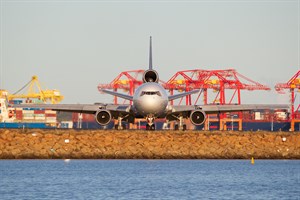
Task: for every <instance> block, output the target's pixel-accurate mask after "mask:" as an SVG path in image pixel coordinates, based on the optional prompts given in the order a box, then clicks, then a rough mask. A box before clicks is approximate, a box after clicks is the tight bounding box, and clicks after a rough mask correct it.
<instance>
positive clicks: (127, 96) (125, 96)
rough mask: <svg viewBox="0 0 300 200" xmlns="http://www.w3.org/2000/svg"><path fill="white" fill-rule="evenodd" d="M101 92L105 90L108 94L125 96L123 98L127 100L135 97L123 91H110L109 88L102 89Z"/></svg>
mask: <svg viewBox="0 0 300 200" xmlns="http://www.w3.org/2000/svg"><path fill="white" fill-rule="evenodd" d="M101 92H104V93H107V94H111V95H113V96H117V97H120V98H123V99H126V100H130V101H131V100H132V99H133V96H130V95H126V94H122V93H118V92H113V91H109V90H104V89H103V90H101Z"/></svg>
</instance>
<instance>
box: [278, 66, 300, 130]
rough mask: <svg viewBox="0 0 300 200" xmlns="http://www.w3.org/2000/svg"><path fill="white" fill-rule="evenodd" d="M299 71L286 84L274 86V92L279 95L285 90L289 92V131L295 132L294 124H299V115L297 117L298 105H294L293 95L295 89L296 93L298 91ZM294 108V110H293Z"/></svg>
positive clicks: (294, 96)
mask: <svg viewBox="0 0 300 200" xmlns="http://www.w3.org/2000/svg"><path fill="white" fill-rule="evenodd" d="M299 76H300V70H299V71H298V72H297V73H296V74H295V75H294V76H292V78H290V80H289V81H288V82H286V83H277V84H276V85H275V90H276V91H277V92H278V93H280V94H285V91H284V90H285V89H287V90H289V92H290V110H291V115H290V120H291V131H294V130H295V123H296V122H300V115H299V108H300V104H299V105H295V100H296V95H295V89H296V92H299V91H300V78H299ZM295 108H296V109H295Z"/></svg>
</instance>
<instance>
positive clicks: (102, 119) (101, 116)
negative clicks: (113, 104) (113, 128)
mask: <svg viewBox="0 0 300 200" xmlns="http://www.w3.org/2000/svg"><path fill="white" fill-rule="evenodd" d="M95 119H96V121H97V123H98V124H100V125H101V126H105V125H107V124H108V123H109V122H110V121H111V114H110V112H109V111H108V110H99V111H97V113H96V115H95Z"/></svg>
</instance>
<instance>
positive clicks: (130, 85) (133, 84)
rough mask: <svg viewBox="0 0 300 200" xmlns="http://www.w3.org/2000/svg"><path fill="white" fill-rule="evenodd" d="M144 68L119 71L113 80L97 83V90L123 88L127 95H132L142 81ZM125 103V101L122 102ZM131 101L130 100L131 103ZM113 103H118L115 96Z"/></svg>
mask: <svg viewBox="0 0 300 200" xmlns="http://www.w3.org/2000/svg"><path fill="white" fill-rule="evenodd" d="M143 73H144V70H131V71H124V72H121V73H120V74H119V75H118V76H117V77H116V78H115V79H114V80H112V81H111V82H110V83H108V84H99V85H98V90H99V91H100V92H101V89H113V90H114V91H117V90H118V89H123V90H124V91H125V92H127V93H129V95H133V93H134V90H135V88H137V87H138V86H139V85H141V84H142V83H143V81H142V78H141V77H142V75H143ZM123 103H125V101H124V102H123ZM131 103H132V102H130V104H131ZM114 104H118V98H117V96H115V97H114Z"/></svg>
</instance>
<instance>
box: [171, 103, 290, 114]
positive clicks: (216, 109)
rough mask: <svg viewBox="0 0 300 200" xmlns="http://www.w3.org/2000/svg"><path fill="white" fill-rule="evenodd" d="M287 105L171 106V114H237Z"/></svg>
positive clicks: (286, 106)
mask: <svg viewBox="0 0 300 200" xmlns="http://www.w3.org/2000/svg"><path fill="white" fill-rule="evenodd" d="M288 108H289V106H288V105H287V104H241V105H201V106H198V105H190V106H189V105H187V106H180V105H179V106H172V109H171V113H176V112H178V113H180V112H189V111H194V110H202V111H204V112H205V113H207V114H213V113H224V112H238V111H247V110H248V111H250V110H263V109H271V110H275V109H288Z"/></svg>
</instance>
